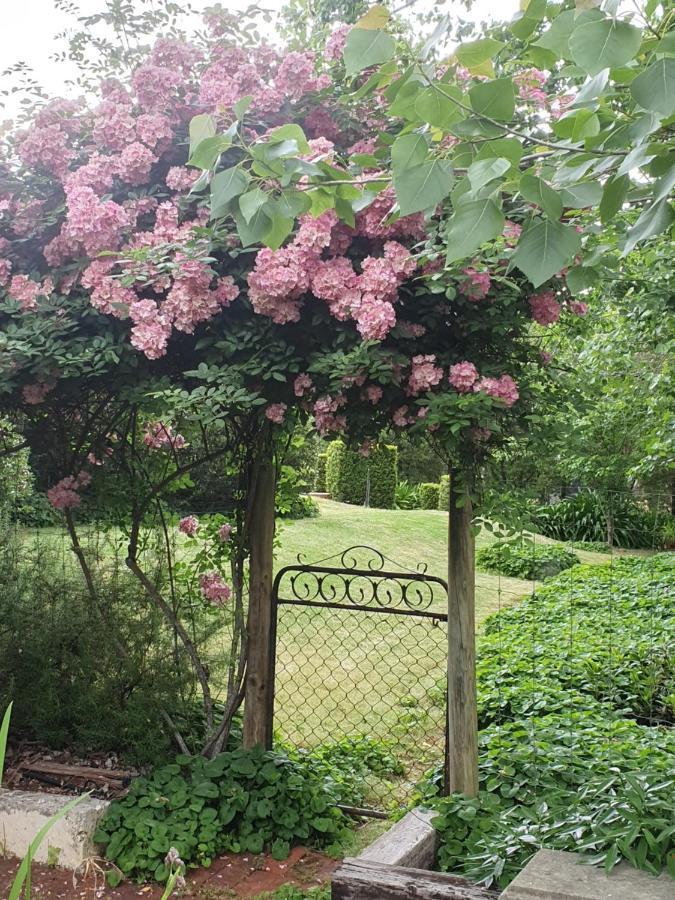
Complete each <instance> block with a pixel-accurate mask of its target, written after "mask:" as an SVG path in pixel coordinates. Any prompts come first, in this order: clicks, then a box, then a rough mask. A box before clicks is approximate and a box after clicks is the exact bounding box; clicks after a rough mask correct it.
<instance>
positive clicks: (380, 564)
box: [268, 544, 449, 816]
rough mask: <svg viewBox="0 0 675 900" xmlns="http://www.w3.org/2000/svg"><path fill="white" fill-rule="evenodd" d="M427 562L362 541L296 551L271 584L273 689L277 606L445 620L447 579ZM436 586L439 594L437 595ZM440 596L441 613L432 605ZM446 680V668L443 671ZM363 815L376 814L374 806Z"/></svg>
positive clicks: (273, 693)
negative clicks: (311, 557)
mask: <svg viewBox="0 0 675 900" xmlns="http://www.w3.org/2000/svg"><path fill="white" fill-rule="evenodd" d="M427 568H428V567H427V564H426V563H418V564H417V567H416V568H415V569H409V568H407V567H405V566H402V565H401V564H399V563H397V562H395V561H394V560H391V559H389V558H388V557H386V556H385V555H384V554H383V553H381V552H380V551H379V550H377V549H375V548H374V547H370V546H368V545H367V544H355V545H353V546H351V547H348V548H347V549H346V550H343V551H342V552H340V553H336V554H334V555H332V556H328V557H325V558H323V559H320V560H317V561H316V562H306V561H305V560H304V555H303V554H302V553H299V554H298V556H297V561H296V562H295V563H293V564H291V565H287V566H284V567H283V568H282V569H280V570H279V571H278V572H277V574H276V577H275V579H274V582H273V586H272V623H271V625H272V634H271V638H272V640H271V642H270V649H271V659H270V672H271V676H272V679H271V680H272V684H273V685H274V688H276V661H277V643H278V642H277V624H278V613H279V607H281V606H303V607H316V608H319V609H334V610H350V611H352V612H355V611H356V612H359V611H360V612H364V613H379V614H387V615H396V616H409V617H416V618H417V619H431V620H435V622H434V624H437V623H441V622H443V623H445V624H446V627H447V624H448V612H447V608H448V606H447V601H448V583H447V581H445V580H444V579H443V578H439V577H438V576H436V575H430V574H428V571H427ZM439 589H440V591H441V592H442V594H440V596H439ZM440 597H442V598H443V600H444V607H443V611H442V612H441V611H439V610H438V609H431V608H430V607H432V605H433V604H434V602H435V601H438V600H439V599H440ZM445 676H446V678H447V670H446V672H445ZM270 695H271V696H270V701H269V704H270V708H269V710H268V713H269V721H270V722H273V721H274V702H275V696H276V689H273V690H272V691H271V692H270ZM444 695H445V698H446V701H445V703H444V723H445V728H444V746H443V760H444V778H443V780H444V783H445V784H447V771H446V761H447V759H448V739H449V735H448V710H447V690H446V691H445V692H444ZM360 811H361V812H362V813H365V814H371V815H375V816H379V815H381V814H380V813H378V812H377V811H375V810H360Z"/></svg>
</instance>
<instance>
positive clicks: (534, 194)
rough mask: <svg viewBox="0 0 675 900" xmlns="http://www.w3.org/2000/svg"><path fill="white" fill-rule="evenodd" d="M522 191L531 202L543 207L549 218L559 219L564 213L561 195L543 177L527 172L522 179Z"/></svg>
mask: <svg viewBox="0 0 675 900" xmlns="http://www.w3.org/2000/svg"><path fill="white" fill-rule="evenodd" d="M520 193H521V194H522V195H523V197H524V198H525V199H526V200H529V201H530V203H536V204H537V206H539V207H541V209H543V211H544V212H545V213H546V215H547V216H548V217H549V219H559V218H560V216H561V215H562V210H563V205H562V200H561V199H560V195H559V194H558V192H557V191H554V190H553V188H552V187H549V185H548V184H546V182H545V181H544V179H543V178H539V177H538V176H537V175H530V174H528V173H527V172H526V173H525V174H524V175H523V176H522V178H521V179H520Z"/></svg>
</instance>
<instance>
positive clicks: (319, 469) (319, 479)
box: [314, 453, 327, 493]
mask: <svg viewBox="0 0 675 900" xmlns="http://www.w3.org/2000/svg"><path fill="white" fill-rule="evenodd" d="M326 456H327V454H326V453H319V455H318V456H317V458H316V476H315V478H314V490H315V491H319V492H320V493H323V492H324V491H325V490H326Z"/></svg>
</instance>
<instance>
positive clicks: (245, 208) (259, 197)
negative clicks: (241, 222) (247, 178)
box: [239, 187, 269, 223]
mask: <svg viewBox="0 0 675 900" xmlns="http://www.w3.org/2000/svg"><path fill="white" fill-rule="evenodd" d="M268 196H269V195H268V194H266V193H265V191H261V190H260V188H257V187H256V188H253V190H252V191H248V192H247V193H245V194H242V195H241V197H240V198H239V209H240V210H241V214H242V216H243V217H244V219H245V220H246V222H247V223H248V222H250V221H251V217H252V216H253V215H255V213H256V212H257V211H258V210H259V209H260V207H261V206H263V204H265V203H266V202H267V200H268Z"/></svg>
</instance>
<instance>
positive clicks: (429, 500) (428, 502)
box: [417, 482, 440, 509]
mask: <svg viewBox="0 0 675 900" xmlns="http://www.w3.org/2000/svg"><path fill="white" fill-rule="evenodd" d="M439 487H440V485H438V484H431V483H429V482H427V483H426V484H420V486H419V487H418V488H417V496H418V497H419V501H420V508H421V509H438V490H439Z"/></svg>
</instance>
